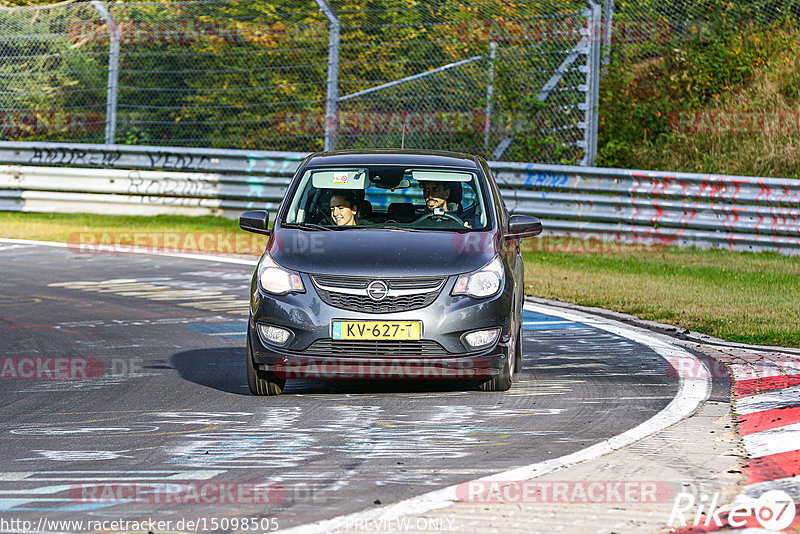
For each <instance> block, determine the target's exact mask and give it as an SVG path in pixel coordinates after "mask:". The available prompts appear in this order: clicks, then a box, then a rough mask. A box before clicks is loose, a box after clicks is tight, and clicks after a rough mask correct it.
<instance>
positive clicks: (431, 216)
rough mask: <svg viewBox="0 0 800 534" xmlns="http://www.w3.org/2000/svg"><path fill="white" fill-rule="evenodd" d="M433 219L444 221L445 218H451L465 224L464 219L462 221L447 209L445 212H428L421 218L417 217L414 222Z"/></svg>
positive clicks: (462, 224)
mask: <svg viewBox="0 0 800 534" xmlns="http://www.w3.org/2000/svg"><path fill="white" fill-rule="evenodd" d="M431 219H436V222H444V221H445V220H448V219H449V220H451V221H454V222H456V223H458V225H459V226H464V221H462V220H461V219H459V218H458V217H457V216H456V215H453V214H452V213H450V212H448V211H445V212H444V213H428V214H425V215H423V216H422V217H420V218H419V219H417V220H416V221H415V223H414V224H416V223H421V222H425V221H428V220H431Z"/></svg>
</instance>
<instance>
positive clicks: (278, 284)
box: [258, 255, 306, 295]
mask: <svg viewBox="0 0 800 534" xmlns="http://www.w3.org/2000/svg"><path fill="white" fill-rule="evenodd" d="M258 284H259V285H260V286H261V289H263V290H264V291H266V292H267V293H271V294H273V295H285V294H287V293H305V292H306V288H305V287H303V280H302V279H301V278H300V275H299V274H298V273H296V272H294V271H290V270H288V269H284V268H283V267H281V266H280V265H278V264H277V263H275V260H273V259H272V258H270V257H269V255H266V256H264V259H263V260H261V263H260V264H259V265H258Z"/></svg>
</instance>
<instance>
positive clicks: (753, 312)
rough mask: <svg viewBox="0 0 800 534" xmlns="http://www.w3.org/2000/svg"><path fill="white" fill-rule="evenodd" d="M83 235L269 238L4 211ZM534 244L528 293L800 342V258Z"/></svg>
mask: <svg viewBox="0 0 800 534" xmlns="http://www.w3.org/2000/svg"><path fill="white" fill-rule="evenodd" d="M82 233H89V234H91V235H102V234H103V233H109V234H112V235H114V236H119V235H123V234H133V233H156V234H159V235H166V234H180V235H185V234H188V233H213V234H214V235H216V236H221V237H225V236H231V237H232V238H234V239H235V238H236V237H237V236H239V237H240V238H241V237H243V236H253V237H254V238H255V239H258V240H260V241H258V242H255V241H247V242H246V244H247V247H246V248H245V249H240V250H237V251H238V252H245V253H250V254H259V253H260V252H261V250H263V243H264V242H265V238H264V237H263V236H255V234H248V233H246V232H243V231H242V230H239V229H238V225H237V222H236V221H232V220H229V219H224V218H221V217H185V216H177V215H171V216H158V217H135V216H106V215H87V214H52V215H50V214H34V213H7V212H5V213H0V236H3V237H12V238H18V239H39V240H50V241H62V242H63V241H71V242H77V241H76V238H75V236H76V235H78V236H80V235H82ZM131 239H132V237H131ZM128 242H130V241H128ZM181 242H183V241H181ZM218 242H219V240H218V239H217V240H212V241H210V243H211V244H212V246H213V244H215V243H218ZM197 243H198V245H199V244H200V241H199V240H197ZM526 243H527V246H528V248H529V250H528V251H526V252H525V269H526V273H525V280H526V284H525V286H526V287H525V292H526V293H527V294H528V295H534V296H537V297H544V298H550V299H555V300H560V301H564V302H572V303H575V304H581V305H584V306H598V307H602V308H607V309H611V310H615V311H620V312H624V313H630V314H632V315H636V316H638V317H641V318H643V319H650V320H653V321H659V322H663V323H668V324H672V325H675V326H678V327H681V328H685V329H689V330H696V331H699V332H704V333H706V334H709V335H712V336H715V337H720V338H722V339H727V340H729V341H737V342H741V343H754V344H764V345H781V346H792V347H800V258H798V257H786V256H781V255H778V254H772V253H762V254H751V253H739V252H730V251H726V250H718V249H716V250H698V249H682V248H677V247H652V248H646V247H633V246H616V245H611V246H608V245H607V244H606V245H604V246H601V245H600V244H597V243H594V244H593V243H588V244H586V243H583V242H578V241H564V240H560V241H548V240H546V239H532V240H529V241H527V242H526ZM197 250H209V249H208V248H206V249H203V248H200V247H198V248H197ZM211 250H213V248H211ZM218 252H228V251H227V250H221V251H218Z"/></svg>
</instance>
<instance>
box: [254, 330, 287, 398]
mask: <svg viewBox="0 0 800 534" xmlns="http://www.w3.org/2000/svg"><path fill="white" fill-rule="evenodd" d="M245 357H246V362H245V363H246V365H247V385H248V387H249V388H250V393H252V394H253V395H258V396H263V395H280V394H281V392H282V391H283V387H284V386H285V385H286V379H281V378H278V377H276V376H275V373H273V372H272V371H262V370H261V369H258V368H257V367H256V365H255V362H253V348H252V346H251V344H250V334H248V335H247V354H246V355H245Z"/></svg>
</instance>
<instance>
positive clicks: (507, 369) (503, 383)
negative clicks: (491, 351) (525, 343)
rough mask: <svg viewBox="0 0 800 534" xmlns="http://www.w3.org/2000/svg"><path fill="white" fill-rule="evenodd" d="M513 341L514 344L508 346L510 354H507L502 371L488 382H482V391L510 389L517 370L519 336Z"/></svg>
mask: <svg viewBox="0 0 800 534" xmlns="http://www.w3.org/2000/svg"><path fill="white" fill-rule="evenodd" d="M511 343H512V344H513V345H514V346H513V347H509V348H508V354H506V358H505V360H506V361H505V363H503V368H502V369H500V373H499V374H498V375H497V376H494V377H492V378H491V379H489V380H487V381H486V382H482V383H480V384H479V385H478V389H480V390H481V391H508V389H509V388H510V387H511V379H512V377H513V376H514V373H515V372H516V371H515V369H516V360H517V354H516V352H517V350H516V346H517V344H518V343H519V338H517V339H516V340H514V339H512V340H511Z"/></svg>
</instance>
